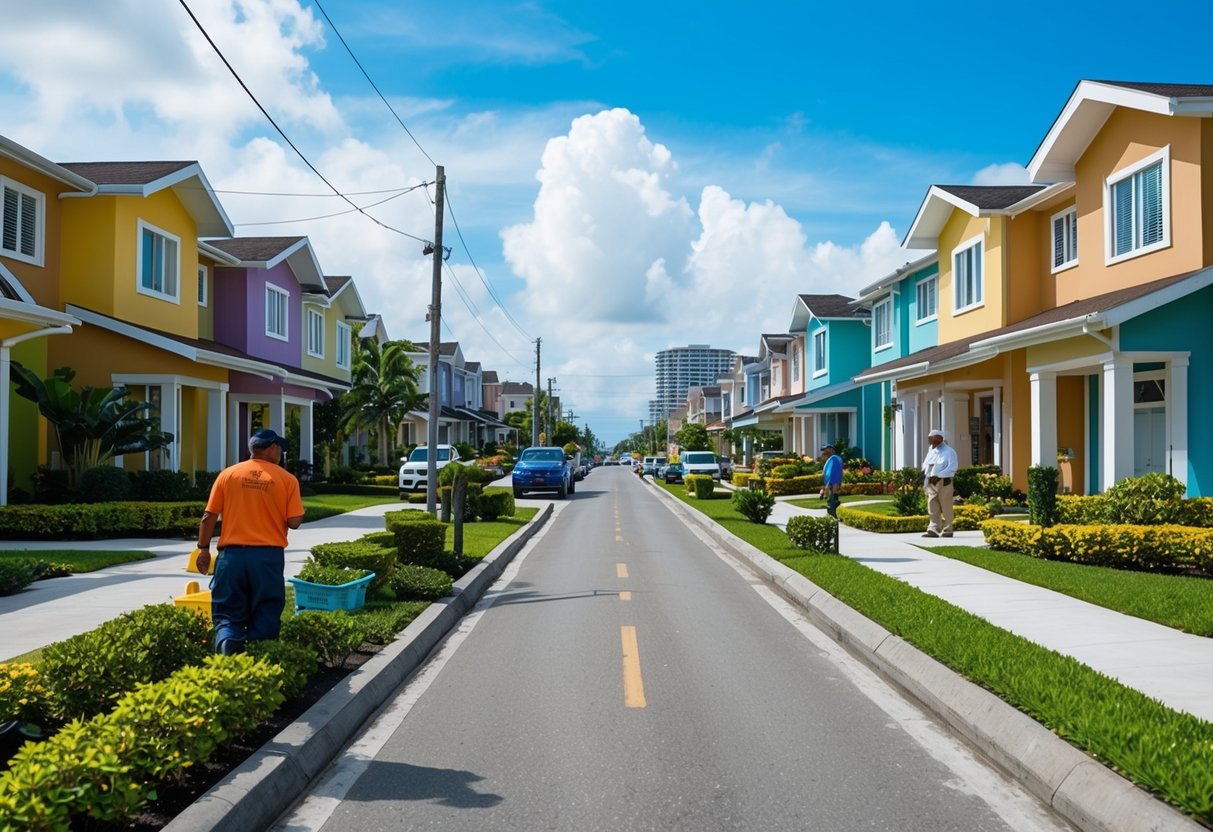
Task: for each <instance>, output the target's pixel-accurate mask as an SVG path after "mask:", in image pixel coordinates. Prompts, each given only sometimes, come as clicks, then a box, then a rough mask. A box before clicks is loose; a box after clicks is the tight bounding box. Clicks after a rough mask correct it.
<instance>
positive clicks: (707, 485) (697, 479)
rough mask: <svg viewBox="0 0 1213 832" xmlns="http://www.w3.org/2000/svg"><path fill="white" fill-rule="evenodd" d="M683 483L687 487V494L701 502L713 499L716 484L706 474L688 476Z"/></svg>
mask: <svg viewBox="0 0 1213 832" xmlns="http://www.w3.org/2000/svg"><path fill="white" fill-rule="evenodd" d="M683 483H684V484H685V485H686V489H687V494H689V495H691V496H692V497H695V498H697V499H700V500H708V499H711V497H712V492H713V491H714V490H715V489H716V483H714V482H713V481H712V478H711V477H710V476H708V475H705V474H688V475H687V476H686V478H685V479H684V480H683Z"/></svg>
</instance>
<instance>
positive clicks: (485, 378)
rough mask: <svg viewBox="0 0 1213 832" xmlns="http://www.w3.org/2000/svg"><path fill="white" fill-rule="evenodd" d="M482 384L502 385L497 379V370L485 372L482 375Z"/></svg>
mask: <svg viewBox="0 0 1213 832" xmlns="http://www.w3.org/2000/svg"><path fill="white" fill-rule="evenodd" d="M480 382H481V383H482V384H500V383H501V382H500V381H499V380H498V378H497V371H496V370H485V371H484V372H483V373H481V374H480Z"/></svg>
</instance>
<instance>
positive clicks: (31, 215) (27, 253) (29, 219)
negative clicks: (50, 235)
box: [0, 176, 42, 266]
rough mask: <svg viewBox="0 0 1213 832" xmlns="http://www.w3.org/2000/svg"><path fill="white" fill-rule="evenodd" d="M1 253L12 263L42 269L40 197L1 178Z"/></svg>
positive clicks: (9, 180) (29, 189)
mask: <svg viewBox="0 0 1213 832" xmlns="http://www.w3.org/2000/svg"><path fill="white" fill-rule="evenodd" d="M0 191H3V195H4V207H3V212H0V251H3V252H4V253H5V254H6V255H7V256H9V257H12V258H13V259H15V260H24V261H26V262H27V263H33V264H35V265H38V266H41V265H42V194H40V193H39V192H38V191H35V190H33V189H31V188H27V187H26V186H25V185H22V184H21V183H19V182H14V181H13V180H11V179H6V178H4V177H2V176H0Z"/></svg>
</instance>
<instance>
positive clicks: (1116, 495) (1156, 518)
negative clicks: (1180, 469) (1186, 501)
mask: <svg viewBox="0 0 1213 832" xmlns="http://www.w3.org/2000/svg"><path fill="white" fill-rule="evenodd" d="M1185 490H1186V489H1185V486H1184V484H1183V483H1182V482H1180V481H1179V480H1177V479H1175V477H1172V476H1171V475H1169V474H1146V475H1144V476H1141V477H1128V478H1126V479H1123V480H1121V481H1120V482H1118V483H1116V485H1114V486H1112V487H1111V488H1109V489H1108V490H1107V493H1105V494H1104V498H1105V499H1106V500H1107V502H1108V509H1109V511H1110V513H1111V515H1112V521H1113V522H1115V523H1131V524H1134V525H1139V526H1149V525H1154V524H1156V523H1174V522H1177V521H1178V520H1179V519H1180V518H1181V516H1182V511H1181V501H1182V500H1183V495H1184V491H1185Z"/></svg>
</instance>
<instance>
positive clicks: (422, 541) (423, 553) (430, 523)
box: [384, 511, 446, 569]
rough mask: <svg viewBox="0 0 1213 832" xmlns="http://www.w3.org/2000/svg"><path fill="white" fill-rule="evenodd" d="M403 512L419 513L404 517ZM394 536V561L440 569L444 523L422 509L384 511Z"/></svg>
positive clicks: (443, 562) (444, 538) (444, 537)
mask: <svg viewBox="0 0 1213 832" xmlns="http://www.w3.org/2000/svg"><path fill="white" fill-rule="evenodd" d="M407 515H420V516H416V517H408V516H407ZM384 520H385V522H386V523H387V527H388V531H390V532H392V534H393V535H395V537H396V561H397V563H398V564H400V565H403V564H406V563H411V564H415V565H417V566H431V567H434V568H436V569H441V568H442V567H443V566H444V565H445V561H446V558H445V557H444V552H445V549H446V524H445V523H443V522H442V521H441V520H436V519H434V517H433V515H431V514H428V513H427V512H424V511H392V512H388V513H387V514H385V515H384Z"/></svg>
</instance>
